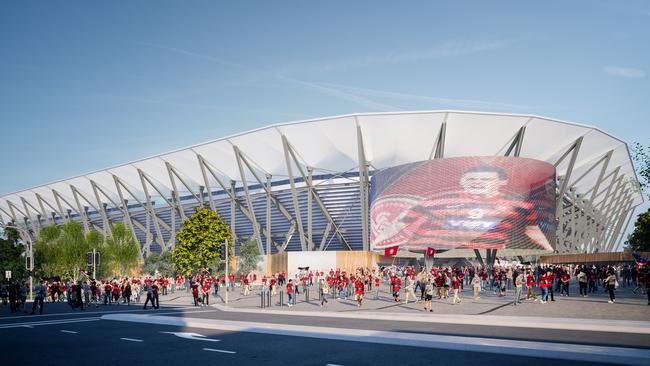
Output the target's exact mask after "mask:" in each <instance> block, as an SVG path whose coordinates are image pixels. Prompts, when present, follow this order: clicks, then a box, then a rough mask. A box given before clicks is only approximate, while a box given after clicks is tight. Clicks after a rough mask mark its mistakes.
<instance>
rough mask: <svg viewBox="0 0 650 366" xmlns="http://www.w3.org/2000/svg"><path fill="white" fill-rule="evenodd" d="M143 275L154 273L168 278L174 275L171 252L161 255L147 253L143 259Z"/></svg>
mask: <svg viewBox="0 0 650 366" xmlns="http://www.w3.org/2000/svg"><path fill="white" fill-rule="evenodd" d="M142 270H143V271H144V273H148V274H155V273H156V272H158V273H160V274H161V275H163V276H165V277H168V276H171V275H173V274H174V272H175V267H174V260H173V259H172V252H170V251H166V252H163V253H160V254H158V253H149V255H147V257H146V258H145V259H144V268H143V269H142Z"/></svg>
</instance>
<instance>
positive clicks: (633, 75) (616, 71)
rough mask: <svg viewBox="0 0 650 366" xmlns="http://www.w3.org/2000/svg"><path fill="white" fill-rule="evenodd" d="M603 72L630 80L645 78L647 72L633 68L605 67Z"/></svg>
mask: <svg viewBox="0 0 650 366" xmlns="http://www.w3.org/2000/svg"><path fill="white" fill-rule="evenodd" d="M603 71H605V73H606V74H609V75H613V76H620V77H624V78H628V79H641V78H644V77H645V71H643V70H640V69H634V68H631V67H620V66H605V68H603Z"/></svg>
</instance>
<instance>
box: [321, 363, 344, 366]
mask: <svg viewBox="0 0 650 366" xmlns="http://www.w3.org/2000/svg"><path fill="white" fill-rule="evenodd" d="M325 366H343V365H339V364H336V363H328V364H327V365H325Z"/></svg>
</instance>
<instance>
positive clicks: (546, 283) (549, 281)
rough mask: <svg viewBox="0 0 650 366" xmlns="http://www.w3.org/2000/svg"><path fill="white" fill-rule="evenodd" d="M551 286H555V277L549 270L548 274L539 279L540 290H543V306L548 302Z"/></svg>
mask: <svg viewBox="0 0 650 366" xmlns="http://www.w3.org/2000/svg"><path fill="white" fill-rule="evenodd" d="M550 286H553V277H552V273H551V270H550V269H549V270H547V271H546V274H545V275H543V276H542V277H540V279H539V288H540V289H542V300H540V301H541V303H542V304H546V303H547V302H548V288H549V287H550Z"/></svg>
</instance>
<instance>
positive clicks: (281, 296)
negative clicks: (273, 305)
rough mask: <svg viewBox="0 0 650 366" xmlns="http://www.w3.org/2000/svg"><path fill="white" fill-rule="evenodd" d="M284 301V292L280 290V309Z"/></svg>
mask: <svg viewBox="0 0 650 366" xmlns="http://www.w3.org/2000/svg"><path fill="white" fill-rule="evenodd" d="M283 300H284V291H282V290H280V307H282V302H283Z"/></svg>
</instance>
